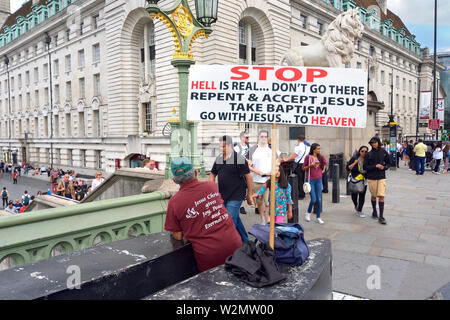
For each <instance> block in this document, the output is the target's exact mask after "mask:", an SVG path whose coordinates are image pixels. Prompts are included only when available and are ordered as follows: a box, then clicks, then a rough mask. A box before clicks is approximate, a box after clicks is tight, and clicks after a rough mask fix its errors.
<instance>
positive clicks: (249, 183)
mask: <svg viewBox="0 0 450 320" xmlns="http://www.w3.org/2000/svg"><path fill="white" fill-rule="evenodd" d="M244 177H245V181H246V182H247V203H248V205H249V206H251V205H253V200H252V199H253V198H252V195H253V176H252V174H251V173H247V174H245V175H244Z"/></svg>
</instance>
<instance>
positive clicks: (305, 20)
mask: <svg viewBox="0 0 450 320" xmlns="http://www.w3.org/2000/svg"><path fill="white" fill-rule="evenodd" d="M307 21H308V17H307V16H304V15H302V14H301V15H300V23H301V25H302V28H303V29H306V23H307Z"/></svg>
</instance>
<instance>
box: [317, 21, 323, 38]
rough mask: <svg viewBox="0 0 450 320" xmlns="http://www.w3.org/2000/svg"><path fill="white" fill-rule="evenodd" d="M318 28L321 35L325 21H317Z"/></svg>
mask: <svg viewBox="0 0 450 320" xmlns="http://www.w3.org/2000/svg"><path fill="white" fill-rule="evenodd" d="M317 29H318V32H319V35H322V34H323V23H320V22H317Z"/></svg>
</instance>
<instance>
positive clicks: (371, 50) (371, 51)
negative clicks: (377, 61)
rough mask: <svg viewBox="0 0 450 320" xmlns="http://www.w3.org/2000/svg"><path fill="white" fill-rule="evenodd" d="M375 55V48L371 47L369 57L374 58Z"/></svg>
mask: <svg viewBox="0 0 450 320" xmlns="http://www.w3.org/2000/svg"><path fill="white" fill-rule="evenodd" d="M374 53H375V48H374V47H373V46H370V47H369V56H371V57H373V55H374Z"/></svg>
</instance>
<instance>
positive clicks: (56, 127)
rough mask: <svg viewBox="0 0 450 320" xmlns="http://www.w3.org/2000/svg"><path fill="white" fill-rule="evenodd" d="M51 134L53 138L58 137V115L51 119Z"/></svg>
mask: <svg viewBox="0 0 450 320" xmlns="http://www.w3.org/2000/svg"><path fill="white" fill-rule="evenodd" d="M53 120H54V121H53V133H54V136H55V137H59V115H57V114H56V115H54V118H53Z"/></svg>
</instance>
